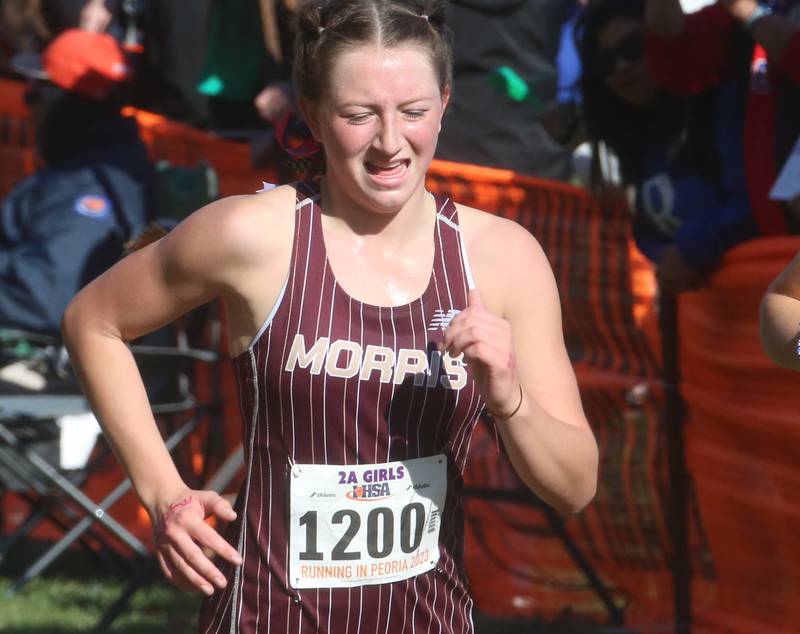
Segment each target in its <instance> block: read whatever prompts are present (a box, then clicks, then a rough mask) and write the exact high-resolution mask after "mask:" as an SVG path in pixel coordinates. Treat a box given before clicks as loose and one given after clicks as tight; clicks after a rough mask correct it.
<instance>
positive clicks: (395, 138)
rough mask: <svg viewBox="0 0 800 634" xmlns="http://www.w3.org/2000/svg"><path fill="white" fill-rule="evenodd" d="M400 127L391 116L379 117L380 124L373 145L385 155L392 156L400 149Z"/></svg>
mask: <svg viewBox="0 0 800 634" xmlns="http://www.w3.org/2000/svg"><path fill="white" fill-rule="evenodd" d="M400 145H401V143H400V129H399V126H398V124H397V122H396V121H395V120H394V117H392V116H385V117H382V118H381V126H380V129H379V130H378V133H377V134H376V136H375V147H376V148H377V149H379V150H380V151H381V153H383V154H385V155H386V156H394V155H395V154H397V153H398V152H399V151H400Z"/></svg>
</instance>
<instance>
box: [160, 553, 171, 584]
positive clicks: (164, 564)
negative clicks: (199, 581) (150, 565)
mask: <svg viewBox="0 0 800 634" xmlns="http://www.w3.org/2000/svg"><path fill="white" fill-rule="evenodd" d="M156 560H157V561H158V566H159V568H161V572H163V573H164V577H165V578H166V579H167V581H170V582H172V580H173V578H174V577H175V575H174V574H172V570H171V569H170V567H169V566H168V565H167V562H166V560H165V559H164V555H163V554H161V552H156Z"/></svg>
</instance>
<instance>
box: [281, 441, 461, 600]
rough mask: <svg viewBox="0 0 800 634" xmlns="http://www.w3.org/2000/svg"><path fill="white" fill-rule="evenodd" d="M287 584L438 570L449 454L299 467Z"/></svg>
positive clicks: (328, 584)
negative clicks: (354, 463)
mask: <svg viewBox="0 0 800 634" xmlns="http://www.w3.org/2000/svg"><path fill="white" fill-rule="evenodd" d="M290 479H291V484H290V497H291V500H290V518H289V521H290V528H289V583H290V584H291V585H292V587H293V588H297V589H301V588H349V587H356V586H364V585H373V584H378V583H389V582H393V581H402V580H403V579H409V578H411V577H415V576H417V575H419V574H422V573H424V572H428V571H429V570H431V569H433V568H435V567H436V564H437V563H438V561H439V528H440V525H441V515H442V512H443V511H444V504H445V498H446V497H447V458H446V457H445V456H444V455H441V454H440V455H437V456H431V457H429V458H418V459H415V460H405V461H402V462H388V463H385V464H373V465H341V466H337V465H295V466H294V467H293V469H292V473H291V478H290Z"/></svg>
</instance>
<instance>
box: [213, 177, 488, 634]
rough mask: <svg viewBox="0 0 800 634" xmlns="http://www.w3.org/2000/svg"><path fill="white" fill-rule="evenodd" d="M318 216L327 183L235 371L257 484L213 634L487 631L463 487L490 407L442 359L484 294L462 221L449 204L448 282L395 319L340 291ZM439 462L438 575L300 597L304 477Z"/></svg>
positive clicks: (311, 199) (236, 539) (299, 208)
mask: <svg viewBox="0 0 800 634" xmlns="http://www.w3.org/2000/svg"><path fill="white" fill-rule="evenodd" d="M319 201H320V193H319V186H318V184H312V183H302V184H299V185H298V186H297V204H296V209H295V217H296V220H295V235H294V246H293V251H292V257H291V263H290V268H289V274H288V277H287V280H286V284H285V286H284V289H283V291H282V292H281V295H280V297H279V299H278V301H277V302H276V306H275V308H274V309H273V311H272V314H271V315H270V316H269V317H268V318H267V320H266V323H265V324H264V326H263V327H262V329H261V331H260V332H259V334H258V335H257V336H256V337H255V339H254V342H253V343H252V344H251V346H250V347H249V348H248V349H247V350H246V351H245V352H243V353H242V354H241V355H240V356H239V357H237V358H236V359H235V364H236V369H237V377H238V382H239V393H240V404H241V411H242V417H243V420H244V423H245V429H244V447H245V455H246V464H247V475H246V479H245V481H244V483H243V485H242V489H241V491H240V494H239V496H238V499H237V501H236V505H235V508H236V511H237V514H238V519H237V520H236V521H235V522H233V523H232V524H230V525H229V526H228V531H227V534H226V537H227V539H228V540H229V542H230V543H231V544H233V545H234V547H238V549H239V552H240V554H241V555H242V558H243V559H244V563H243V565H242V566H241V567H239V568H235V567H233V566H227V567H225V568H224V572H225V574H226V575H227V579H228V585H227V587H226V588H225V589H224V590H222V591H217V592H216V593H215V594H214V596H213V597H211V598H209V599H207V600H206V601H205V603H204V605H203V609H202V611H201V615H200V631H201V632H203V633H204V634H222V633H223V632H224V633H225V634H228V633H234V632H236V633H238V632H242V633H247V634H255V633H258V634H261V633H265V632H268V633H276V634H310V633H312V632H313V633H316V632H337V633H338V632H343V633H344V632H351V633H354V634H356V633H369V634H372V633H375V634H390V633H398V632H413V633H415V634H441V633H451V632H454V633H455V632H457V633H465V632H472V631H473V626H472V599H471V598H470V595H469V592H468V589H467V587H466V579H465V576H464V570H463V536H464V535H463V533H464V529H463V480H462V473H463V470H464V466H465V462H466V458H467V452H468V450H469V443H470V437H471V434H472V431H473V428H474V425H475V421H476V419H477V417H478V415H479V413H480V411H481V409H482V408H483V401H482V399H481V397H480V394H479V392H478V390H477V389H476V387H475V383H474V381H473V379H472V375H471V374H470V370H469V368H468V367H467V366H465V365H463V364H461V363H460V362H458V361H456V360H453V359H449V357H448V358H443V357H442V355H441V354H440V353H439V352H438V351H437V348H436V346H437V343H438V342H439V341H440V340H441V338H442V333H443V331H444V329H445V328H446V326H447V324H448V323H449V320H450V319H452V317H453V316H454V315H455V314H456V313H457V311H459V310H462V309H463V308H465V307H466V305H467V291H468V289H469V288H471V287H472V286H473V284H472V277H471V274H470V269H469V264H468V262H467V261H466V260H465V256H466V252H465V250H464V248H463V243H462V240H461V237H460V234H459V226H458V216H457V213H456V207H455V205H454V204H453V202H452V201H450V200H449V199H446V198H437V199H436V207H437V210H438V213H437V221H436V229H435V234H434V240H435V255H434V261H433V270H432V272H431V277H430V281H429V283H428V286H427V288H426V289H425V291H424V292H423V294H422V295H421V296H420V297H419V298H417V299H416V300H414V301H412V302H411V303H409V304H406V305H403V306H395V307H381V306H374V305H370V304H365V303H363V302H360V301H358V300H356V299H354V298H352V297H350V296H349V295H348V294H347V293H345V291H344V290H343V289H342V288H341V287H340V286H339V285H338V284H337V282H336V279H335V277H334V275H333V272H332V270H331V267H330V264H329V262H328V258H327V255H326V249H325V244H324V240H323V233H322V223H321V209H320V206H319ZM387 349H389V350H390V351H391V352H387ZM358 354H360V355H361V359H360V360H356V361H354V360H353V358H352V355H358ZM412 357H413V359H414V363H411V362H410V361H409V359H411V358H412ZM420 360H422V361H427V362H426V363H424V364H423V365H422V366H420ZM343 368H344V369H345V370H347V371H346V372H345V371H344V370H343ZM343 375H344V376H343ZM437 454H444V455H446V457H447V498H446V503H445V505H444V510H443V512H442V515H441V520H442V521H441V528H440V533H439V552H440V559H439V561H438V564H437V565H436V568H435V569H431V570H430V571H428V572H424V573H422V574H419V575H417V576H415V577H413V578H410V579H406V580H403V581H394V582H388V583H381V584H375V585H360V586H358V587H350V588H341V587H339V588H327V587H323V588H311V589H299V590H298V589H296V588H294V587H293V586H292V585H291V584H290V580H289V504H290V500H289V486H290V472H291V469H292V465H294V464H299V465H326V464H329V465H371V464H379V463H388V462H393V461H401V460H409V459H415V458H421V457H428V456H435V455H437Z"/></svg>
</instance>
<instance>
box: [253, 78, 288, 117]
mask: <svg viewBox="0 0 800 634" xmlns="http://www.w3.org/2000/svg"><path fill="white" fill-rule="evenodd" d="M253 103H254V104H255V107H256V110H257V111H258V114H259V116H260V117H261V118H262V119H264V120H265V121H269V122H270V123H274V122H275V121H277V120H278V119H280V118H281V117H282V116H283V115H284V114H286V112H287V111H288V110H289V109H290V108H291V107H292V99H291V96H290V93H289V86H288V84H287V83H286V82H274V83H272V84H269V85H268V86H267V87H266V88H264V90H262V91H261V92H260V93H258V95H256V98H255V100H254V102H253Z"/></svg>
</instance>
